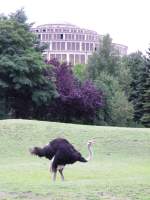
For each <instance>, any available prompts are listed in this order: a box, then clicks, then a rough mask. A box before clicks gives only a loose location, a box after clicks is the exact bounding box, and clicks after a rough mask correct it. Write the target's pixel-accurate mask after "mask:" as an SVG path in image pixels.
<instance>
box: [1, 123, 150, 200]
mask: <svg viewBox="0 0 150 200" xmlns="http://www.w3.org/2000/svg"><path fill="white" fill-rule="evenodd" d="M55 137H65V138H67V139H68V140H69V141H70V142H71V143H73V144H74V145H75V147H76V148H77V149H78V150H79V151H80V152H81V153H82V154H83V155H84V157H87V147H86V142H87V140H88V139H91V138H93V137H95V138H96V144H95V145H94V149H93V150H94V157H93V160H92V161H90V162H89V163H79V162H78V163H75V164H73V165H68V166H66V167H65V170H64V175H65V181H64V182H62V181H61V180H60V176H59V175H58V177H57V180H56V182H55V183H54V182H52V178H51V174H50V172H49V164H50V163H49V161H48V160H46V159H44V158H41V159H40V158H38V157H34V156H31V155H30V154H29V152H28V149H29V148H30V147H33V146H43V145H45V144H47V143H48V142H49V141H50V140H51V139H53V138H55ZM30 199H31V200H33V199H34V200H77V199H80V200H134V199H139V200H150V129H144V128H118V127H102V126H101V127H98V126H85V125H74V124H63V123H55V122H41V121H28V120H1V121H0V200H30Z"/></svg>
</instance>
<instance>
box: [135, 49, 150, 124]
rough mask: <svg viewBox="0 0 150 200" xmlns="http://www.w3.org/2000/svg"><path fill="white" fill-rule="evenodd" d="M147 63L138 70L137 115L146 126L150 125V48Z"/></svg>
mask: <svg viewBox="0 0 150 200" xmlns="http://www.w3.org/2000/svg"><path fill="white" fill-rule="evenodd" d="M147 55H148V57H147V59H146V61H145V65H144V66H142V67H141V68H140V70H139V71H138V75H139V76H138V81H137V94H138V95H137V99H136V101H135V103H136V104H135V106H134V108H135V116H136V117H137V119H138V120H139V121H140V122H141V123H142V124H143V125H144V126H145V127H150V49H149V51H148V52H147Z"/></svg>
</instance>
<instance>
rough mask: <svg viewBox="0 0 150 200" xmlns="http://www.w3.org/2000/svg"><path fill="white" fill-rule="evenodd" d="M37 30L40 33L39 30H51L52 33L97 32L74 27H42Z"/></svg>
mask: <svg viewBox="0 0 150 200" xmlns="http://www.w3.org/2000/svg"><path fill="white" fill-rule="evenodd" d="M35 32H37V33H39V32H43V33H45V32H51V33H61V32H63V33H91V34H93V33H95V32H93V31H89V30H83V29H73V28H40V29H36V30H35Z"/></svg>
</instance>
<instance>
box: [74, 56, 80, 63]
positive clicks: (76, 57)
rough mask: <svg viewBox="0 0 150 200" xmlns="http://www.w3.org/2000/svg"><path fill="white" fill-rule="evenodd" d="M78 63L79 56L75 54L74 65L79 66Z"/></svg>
mask: <svg viewBox="0 0 150 200" xmlns="http://www.w3.org/2000/svg"><path fill="white" fill-rule="evenodd" d="M79 63H80V62H79V55H78V54H76V55H75V64H79Z"/></svg>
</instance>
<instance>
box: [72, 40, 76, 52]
mask: <svg viewBox="0 0 150 200" xmlns="http://www.w3.org/2000/svg"><path fill="white" fill-rule="evenodd" d="M72 50H73V51H75V43H74V42H72Z"/></svg>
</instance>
